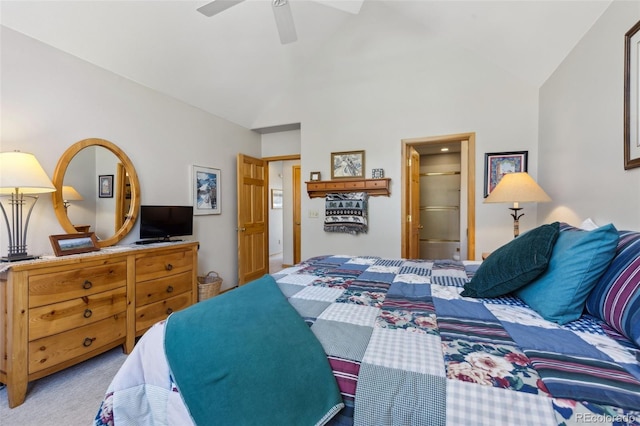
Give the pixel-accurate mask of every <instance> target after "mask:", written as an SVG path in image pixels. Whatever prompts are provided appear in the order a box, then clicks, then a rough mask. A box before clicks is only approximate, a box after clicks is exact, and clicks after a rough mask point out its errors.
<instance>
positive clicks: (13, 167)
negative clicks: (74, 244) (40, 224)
mask: <svg viewBox="0 0 640 426" xmlns="http://www.w3.org/2000/svg"><path fill="white" fill-rule="evenodd" d="M55 190H56V188H55V187H54V186H53V183H52V182H51V179H49V176H47V174H46V173H45V171H44V169H43V168H42V166H41V165H40V163H39V162H38V160H37V159H36V157H35V156H34V155H33V154H28V153H26V152H20V151H12V152H0V196H7V195H8V196H9V197H3V198H6V199H8V205H9V206H10V209H8V210H9V211H7V209H5V207H4V205H3V204H2V202H0V209H2V214H3V216H4V221H5V224H6V226H7V231H8V233H9V250H8V254H7V256H6V257H2V258H0V261H3V262H13V261H16V260H27V259H34V258H36V257H37V256H31V255H29V254H27V229H28V227H29V218H30V217H31V212H32V211H33V206H34V205H35V203H36V201H38V196H37V195H33V194H43V193H45V192H54V191H55ZM25 205H29V208H28V211H27V213H26V216H25V215H24V212H23V210H24V206H25ZM8 213H10V214H8ZM9 216H10V217H9Z"/></svg>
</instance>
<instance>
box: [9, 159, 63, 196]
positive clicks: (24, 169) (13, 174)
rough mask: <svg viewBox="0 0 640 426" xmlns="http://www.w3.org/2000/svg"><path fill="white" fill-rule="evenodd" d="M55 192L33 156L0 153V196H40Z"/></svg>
mask: <svg viewBox="0 0 640 426" xmlns="http://www.w3.org/2000/svg"><path fill="white" fill-rule="evenodd" d="M55 190H56V188H55V187H54V186H53V183H52V182H51V179H49V176H47V174H46V173H45V171H44V169H43V168H42V166H41V165H40V163H39V162H38V160H37V159H36V157H35V156H34V155H33V154H29V153H26V152H20V151H12V152H0V194H12V193H16V192H19V193H21V194H42V193H45V192H54V191H55Z"/></svg>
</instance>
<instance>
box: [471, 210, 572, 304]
mask: <svg viewBox="0 0 640 426" xmlns="http://www.w3.org/2000/svg"><path fill="white" fill-rule="evenodd" d="M559 232H560V226H559V223H558V222H554V223H551V224H548V225H542V226H539V227H537V228H535V229H532V230H531V231H529V232H526V233H524V234H522V235H520V236H519V237H517V238H515V239H513V240H512V241H511V242H509V243H507V244H505V245H503V246H502V247H500V248H499V249H497V250H496V251H494V252H493V253H491V255H490V256H489V257H487V258H486V259H485V260H484V262H482V264H481V265H480V267H479V268H478V271H477V272H476V273H475V275H474V276H473V278H471V281H469V282H468V283H467V284H465V286H464V290H463V291H462V293H461V295H462V296H465V297H497V296H502V295H503V294H508V293H511V292H512V291H515V290H517V289H519V288H520V287H523V286H525V285H527V284H529V283H530V282H532V281H533V280H535V279H536V278H537V277H538V276H540V274H542V273H543V272H544V271H545V270H546V269H547V266H548V265H549V259H550V258H551V253H552V252H553V246H554V244H555V242H556V239H557V238H558V234H559Z"/></svg>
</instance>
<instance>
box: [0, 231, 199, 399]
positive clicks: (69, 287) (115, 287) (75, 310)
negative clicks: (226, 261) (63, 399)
mask: <svg viewBox="0 0 640 426" xmlns="http://www.w3.org/2000/svg"><path fill="white" fill-rule="evenodd" d="M197 250H198V243H197V242H178V243H163V244H151V245H147V246H117V247H115V248H111V249H109V248H107V249H103V250H102V251H100V252H94V253H87V254H84V255H72V256H65V257H58V258H47V259H40V260H36V261H29V262H17V263H13V264H0V268H3V267H4V269H3V270H2V272H0V354H1V355H2V357H1V358H0V382H1V383H5V384H6V385H7V395H8V400H9V407H12V408H13V407H16V406H18V405H20V404H22V403H23V402H24V399H25V396H26V392H27V385H28V383H29V382H30V381H32V380H36V379H39V378H41V377H44V376H47V375H49V374H51V373H54V372H56V371H60V370H62V369H64V368H67V367H69V366H71V365H74V364H77V363H79V362H81V361H84V360H86V359H88V358H91V357H93V356H95V355H98V354H100V353H102V352H105V351H107V350H109V349H112V348H114V347H116V346H118V345H123V350H124V352H125V353H129V352H130V351H131V350H132V349H133V345H134V344H135V338H136V337H137V336H140V335H141V334H143V333H144V332H145V331H146V330H147V329H149V327H151V326H152V325H153V324H154V323H156V322H157V321H160V320H162V319H164V318H166V317H167V316H168V315H169V314H170V313H171V312H174V311H177V310H179V309H183V308H186V307H188V306H190V305H192V304H193V303H195V302H197V300H198V282H197V264H198V262H197V259H198V257H197V256H198V254H197Z"/></svg>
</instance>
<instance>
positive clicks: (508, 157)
mask: <svg viewBox="0 0 640 426" xmlns="http://www.w3.org/2000/svg"><path fill="white" fill-rule="evenodd" d="M528 154H529V151H514V152H488V153H486V154H484V198H487V197H488V196H489V194H491V191H493V189H494V188H495V187H496V185H498V182H500V179H502V176H504V175H506V174H507V173H514V172H526V171H527V156H528Z"/></svg>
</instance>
